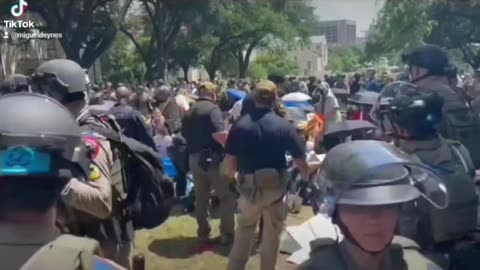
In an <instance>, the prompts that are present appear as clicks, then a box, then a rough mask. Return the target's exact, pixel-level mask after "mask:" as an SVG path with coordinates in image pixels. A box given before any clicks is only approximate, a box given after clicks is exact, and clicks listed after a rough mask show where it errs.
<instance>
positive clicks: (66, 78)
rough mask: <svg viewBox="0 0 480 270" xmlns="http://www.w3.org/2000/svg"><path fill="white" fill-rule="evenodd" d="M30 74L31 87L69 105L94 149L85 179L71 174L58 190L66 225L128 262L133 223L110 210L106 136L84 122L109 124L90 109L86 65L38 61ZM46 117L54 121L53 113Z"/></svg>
mask: <svg viewBox="0 0 480 270" xmlns="http://www.w3.org/2000/svg"><path fill="white" fill-rule="evenodd" d="M32 79H33V87H34V88H35V91H38V92H41V93H44V94H46V95H48V96H51V97H53V98H54V99H56V100H58V101H59V102H60V103H62V104H63V105H65V107H67V109H69V110H70V112H71V113H72V114H73V115H74V117H76V119H77V121H78V122H79V123H80V126H82V128H84V129H85V131H84V135H85V137H86V138H87V140H86V141H87V143H88V144H89V146H90V147H91V148H92V149H94V150H95V153H94V154H93V156H92V162H93V164H94V169H93V171H92V175H91V176H90V179H89V181H86V182H87V183H85V182H84V181H82V179H76V178H74V179H72V180H71V181H70V182H69V183H68V185H67V186H66V188H65V190H64V191H63V193H62V197H63V200H62V201H63V202H64V203H65V204H66V206H67V207H66V209H65V210H66V211H65V212H66V213H65V216H66V218H65V219H66V223H67V224H66V228H67V229H68V231H69V232H70V233H72V234H75V235H80V236H88V237H91V238H94V239H96V240H98V241H99V242H100V244H101V247H102V251H103V254H104V255H105V256H106V257H107V258H110V259H112V260H115V261H116V262H118V263H119V264H121V265H123V266H125V267H128V266H129V254H130V251H131V240H132V239H133V233H134V231H133V227H132V226H127V225H128V224H125V223H122V222H120V218H119V214H118V213H116V214H115V215H112V214H113V213H112V210H116V209H113V206H112V203H113V201H114V200H115V201H117V200H118V198H113V192H112V187H113V186H114V185H115V186H117V185H116V183H112V179H111V178H110V176H111V175H112V174H113V173H112V172H113V171H114V170H113V164H114V162H115V160H114V158H113V154H112V151H111V146H110V143H109V142H108V140H106V138H104V137H102V136H101V135H99V134H97V133H95V132H93V131H90V130H89V128H88V127H89V126H90V125H93V126H99V127H102V128H109V126H108V125H107V124H105V123H104V122H102V121H100V120H99V119H98V117H95V116H93V115H92V114H91V113H90V112H89V108H88V107H87V101H88V96H87V95H86V93H87V90H88V89H87V85H86V83H87V81H86V78H85V71H84V69H83V68H82V67H81V66H80V65H78V64H77V63H75V62H73V61H71V60H67V59H55V60H50V61H47V62H44V63H42V64H41V65H40V66H39V67H38V68H37V69H36V71H35V74H34V75H33V76H32ZM49 120H50V121H55V118H51V119H49ZM117 193H120V194H122V193H121V191H119V192H115V194H117ZM70 209H72V210H76V211H70ZM115 212H117V211H115ZM85 213H86V214H88V215H85Z"/></svg>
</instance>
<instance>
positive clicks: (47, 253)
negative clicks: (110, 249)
mask: <svg viewBox="0 0 480 270" xmlns="http://www.w3.org/2000/svg"><path fill="white" fill-rule="evenodd" d="M99 254H100V245H99V243H98V242H97V241H95V240H92V239H88V238H83V237H76V236H73V235H69V234H64V235H61V236H59V237H58V238H57V239H55V240H54V241H52V242H50V243H48V244H46V245H44V246H43V247H41V248H40V249H39V250H38V251H37V252H36V253H35V254H33V256H32V257H30V259H29V260H28V261H27V262H26V263H25V264H24V265H23V266H22V268H20V270H94V269H95V255H99Z"/></svg>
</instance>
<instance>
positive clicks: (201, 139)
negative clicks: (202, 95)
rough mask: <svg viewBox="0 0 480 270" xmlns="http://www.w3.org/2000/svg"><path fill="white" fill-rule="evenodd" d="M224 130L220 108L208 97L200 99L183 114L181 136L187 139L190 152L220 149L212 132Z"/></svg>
mask: <svg viewBox="0 0 480 270" xmlns="http://www.w3.org/2000/svg"><path fill="white" fill-rule="evenodd" d="M223 130H225V123H224V121H223V115H222V111H221V110H220V108H219V107H218V106H217V105H216V104H214V103H213V102H211V101H210V100H208V99H200V100H199V101H198V102H196V103H195V104H194V105H193V106H192V107H191V108H190V110H188V112H187V113H186V114H185V117H184V119H183V127H182V136H183V137H184V138H185V139H186V140H187V148H188V151H189V152H190V153H198V152H200V151H202V150H206V149H210V150H214V151H222V149H223V147H222V146H221V145H220V144H219V143H218V142H217V141H215V139H213V137H212V134H213V133H215V132H221V131H223Z"/></svg>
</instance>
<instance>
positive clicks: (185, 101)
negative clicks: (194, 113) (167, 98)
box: [175, 95, 190, 112]
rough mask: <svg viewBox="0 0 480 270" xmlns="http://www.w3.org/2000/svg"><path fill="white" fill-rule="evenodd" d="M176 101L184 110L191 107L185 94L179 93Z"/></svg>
mask: <svg viewBox="0 0 480 270" xmlns="http://www.w3.org/2000/svg"><path fill="white" fill-rule="evenodd" d="M175 102H176V103H177V105H178V106H179V107H180V108H181V109H182V110H183V111H184V112H186V111H188V110H189V109H190V105H189V104H188V99H187V97H185V96H184V95H177V96H176V97H175Z"/></svg>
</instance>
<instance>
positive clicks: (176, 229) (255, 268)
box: [135, 207, 312, 270]
mask: <svg viewBox="0 0 480 270" xmlns="http://www.w3.org/2000/svg"><path fill="white" fill-rule="evenodd" d="M311 212H312V211H311V209H310V208H307V207H304V209H302V212H301V213H300V214H298V215H289V217H288V220H287V224H288V225H296V224H300V223H302V222H303V221H305V220H307V219H308V218H309V217H311V216H312V214H311ZM218 225H219V220H218V219H214V220H212V236H213V237H217V236H218V235H219V231H218ZM196 231H197V224H196V220H195V218H193V217H191V216H188V215H183V216H178V217H171V218H170V219H169V220H168V221H167V222H166V223H164V224H162V226H160V227H158V228H156V229H153V230H143V231H138V232H137V235H136V240H135V244H136V247H135V254H137V253H143V254H144V255H145V259H146V268H147V270H225V268H226V266H227V261H228V252H229V247H221V246H218V245H215V246H214V248H213V249H212V250H211V251H204V252H198V248H199V245H198V243H197V238H196ZM257 251H258V248H255V250H253V251H252V254H253V255H252V257H251V259H250V260H249V263H248V265H247V268H246V269H247V270H259V269H260V268H259V256H258V254H257ZM287 257H288V255H283V254H281V255H280V256H279V259H278V266H277V269H278V270H293V269H294V268H295V265H292V264H289V263H287V262H286V258H287Z"/></svg>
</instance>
